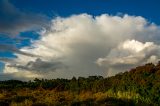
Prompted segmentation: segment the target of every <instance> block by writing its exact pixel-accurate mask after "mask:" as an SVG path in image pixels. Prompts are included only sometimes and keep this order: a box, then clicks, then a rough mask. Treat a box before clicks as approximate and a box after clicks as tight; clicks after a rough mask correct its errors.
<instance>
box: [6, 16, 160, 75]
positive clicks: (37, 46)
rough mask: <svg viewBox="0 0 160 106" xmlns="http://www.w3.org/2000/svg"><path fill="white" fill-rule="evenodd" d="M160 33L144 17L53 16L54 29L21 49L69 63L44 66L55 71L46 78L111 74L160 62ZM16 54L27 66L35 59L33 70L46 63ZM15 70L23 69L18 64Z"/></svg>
mask: <svg viewBox="0 0 160 106" xmlns="http://www.w3.org/2000/svg"><path fill="white" fill-rule="evenodd" d="M159 35H160V27H159V26H158V25H156V24H154V23H150V22H148V21H147V20H146V19H145V18H143V17H141V16H129V15H127V14H126V15H123V16H111V15H108V14H102V15H100V16H92V15H88V14H80V15H72V16H69V17H66V18H62V17H57V18H55V19H53V20H52V21H51V26H50V28H49V29H45V30H43V31H42V32H41V38H40V39H39V40H37V41H34V42H33V44H32V45H31V46H29V47H24V48H22V49H21V51H25V52H28V53H32V54H34V55H39V56H41V61H45V64H49V65H53V64H54V63H55V62H56V63H57V62H58V63H61V64H63V65H64V66H67V68H63V67H61V65H60V67H56V71H55V70H54V69H50V70H45V69H44V71H45V72H49V73H50V72H52V71H53V73H52V74H49V75H47V76H43V77H44V78H57V77H63V78H70V77H73V76H89V75H103V76H109V75H114V74H115V73H117V72H121V71H125V70H127V69H129V68H131V67H133V66H135V65H140V64H144V63H145V62H155V61H158V60H159V58H160V55H159V54H160V51H159V47H160V46H159V45H160V42H159V41H160V40H159V39H160V36H159ZM16 55H17V58H16V59H15V60H14V61H16V63H17V64H18V65H20V66H25V67H27V64H29V63H30V62H31V61H32V62H33V63H34V64H36V65H34V64H32V69H36V68H34V67H36V66H39V65H37V64H41V63H42V62H38V61H37V58H31V57H25V56H24V55H21V54H16ZM24 58H25V59H24ZM8 65H10V64H8ZM58 65H59V64H58ZM63 65H62V66H63ZM12 66H14V65H12ZM16 66H17V65H16ZM47 66H48V65H47ZM6 68H7V70H8V68H9V66H8V67H7V65H6ZM13 68H14V67H12V69H13ZM14 69H17V70H18V71H20V70H19V69H18V68H17V67H15V68H14ZM27 69H28V70H27V71H30V70H29V68H27ZM4 71H5V69H4ZM11 71H12V70H10V72H11ZM37 71H39V70H37ZM7 72H8V71H7ZM30 72H31V71H30Z"/></svg>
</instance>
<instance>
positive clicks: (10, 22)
mask: <svg viewBox="0 0 160 106" xmlns="http://www.w3.org/2000/svg"><path fill="white" fill-rule="evenodd" d="M0 7H1V9H0V17H1V19H0V33H2V34H6V35H12V36H15V35H18V34H19V33H20V32H24V31H29V30H35V29H39V28H42V27H44V26H46V25H47V24H48V23H47V17H46V16H44V15H42V14H37V13H29V12H23V11H21V10H19V9H18V8H16V7H15V6H14V5H13V4H11V3H10V2H9V1H8V0H1V1H0Z"/></svg>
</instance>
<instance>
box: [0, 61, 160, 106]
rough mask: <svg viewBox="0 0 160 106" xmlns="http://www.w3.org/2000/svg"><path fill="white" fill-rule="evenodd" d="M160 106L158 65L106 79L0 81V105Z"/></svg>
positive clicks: (159, 71) (140, 67)
mask: <svg viewBox="0 0 160 106" xmlns="http://www.w3.org/2000/svg"><path fill="white" fill-rule="evenodd" d="M1 105H2V106H8V105H10V106H64V105H65V106H136V105H138V106H148V105H157V106H158V105H160V63H158V64H157V65H154V64H152V63H149V64H146V65H144V66H138V67H136V68H134V69H131V70H130V71H128V72H124V73H119V74H117V75H115V76H112V77H109V78H103V77H102V76H89V77H88V78H84V77H79V78H75V77H73V78H72V79H51V80H49V79H37V78H36V79H35V80H34V81H28V82H23V81H18V80H8V81H0V106H1Z"/></svg>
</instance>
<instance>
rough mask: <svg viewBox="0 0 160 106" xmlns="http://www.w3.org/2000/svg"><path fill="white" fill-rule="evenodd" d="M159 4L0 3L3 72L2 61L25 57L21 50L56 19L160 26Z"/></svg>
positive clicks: (146, 0) (88, 0)
mask: <svg viewBox="0 0 160 106" xmlns="http://www.w3.org/2000/svg"><path fill="white" fill-rule="evenodd" d="M159 4H160V1H159V0H118V1H117V0H38V1H36V0H0V7H1V8H2V9H1V10H0V24H1V25H0V58H1V60H2V62H0V71H1V72H2V71H3V67H4V64H5V62H4V61H3V60H5V59H8V58H9V59H10V58H17V56H16V55H15V54H14V53H18V54H25V53H24V52H21V51H20V49H21V48H23V47H25V46H30V45H31V42H33V41H34V40H38V39H40V38H41V36H40V35H39V34H38V33H37V32H39V31H40V30H41V28H42V27H46V26H47V25H48V24H49V23H50V21H51V20H53V19H54V18H55V17H57V16H59V17H69V16H71V15H78V14H82V13H86V14H89V15H92V16H100V15H101V14H109V15H111V16H115V15H116V16H123V15H124V14H128V15H130V16H141V17H143V18H144V19H146V21H147V22H149V23H152V22H153V23H155V24H156V25H159V24H160V20H159V19H160V14H159V10H160V6H159ZM44 23H45V24H44ZM25 55H31V54H29V53H28V54H25Z"/></svg>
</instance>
